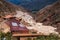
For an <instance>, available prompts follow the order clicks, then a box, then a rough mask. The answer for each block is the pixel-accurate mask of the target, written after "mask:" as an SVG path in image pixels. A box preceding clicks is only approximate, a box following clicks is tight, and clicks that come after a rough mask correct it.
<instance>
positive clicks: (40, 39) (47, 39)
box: [37, 34, 60, 40]
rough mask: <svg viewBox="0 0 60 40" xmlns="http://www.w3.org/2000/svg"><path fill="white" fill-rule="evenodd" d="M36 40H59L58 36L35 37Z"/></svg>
mask: <svg viewBox="0 0 60 40" xmlns="http://www.w3.org/2000/svg"><path fill="white" fill-rule="evenodd" d="M37 40H60V37H58V35H53V34H51V35H49V36H43V35H42V36H39V37H37Z"/></svg>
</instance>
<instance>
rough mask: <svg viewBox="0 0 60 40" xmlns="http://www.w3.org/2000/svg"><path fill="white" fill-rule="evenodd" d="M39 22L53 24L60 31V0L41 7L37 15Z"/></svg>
mask: <svg viewBox="0 0 60 40" xmlns="http://www.w3.org/2000/svg"><path fill="white" fill-rule="evenodd" d="M35 19H36V21H37V22H42V23H43V24H44V25H52V26H53V27H56V28H57V31H58V32H59V33H60V1H57V2H55V3H54V4H52V5H48V6H46V7H45V8H43V9H41V10H40V11H39V12H38V13H37V14H36V16H35Z"/></svg>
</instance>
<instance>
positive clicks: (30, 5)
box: [6, 0, 57, 12]
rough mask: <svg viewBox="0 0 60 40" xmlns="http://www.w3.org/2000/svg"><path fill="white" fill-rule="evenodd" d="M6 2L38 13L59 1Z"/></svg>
mask: <svg viewBox="0 0 60 40" xmlns="http://www.w3.org/2000/svg"><path fill="white" fill-rule="evenodd" d="M6 1H8V2H11V3H13V4H16V5H18V6H22V7H24V8H25V9H28V10H29V11H33V12H36V11H38V10H40V9H42V8H44V7H45V6H46V5H49V4H52V3H54V2H56V1H57V0H6Z"/></svg>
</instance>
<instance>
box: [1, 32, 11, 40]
mask: <svg viewBox="0 0 60 40" xmlns="http://www.w3.org/2000/svg"><path fill="white" fill-rule="evenodd" d="M11 37H12V34H11V33H9V32H8V33H7V34H5V33H2V32H0V39H1V40H3V39H4V38H6V40H11Z"/></svg>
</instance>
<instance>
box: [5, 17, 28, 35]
mask: <svg viewBox="0 0 60 40" xmlns="http://www.w3.org/2000/svg"><path fill="white" fill-rule="evenodd" d="M6 24H7V25H9V26H10V30H11V32H12V33H21V34H22V33H29V30H28V29H27V28H26V27H25V26H23V24H21V23H20V22H19V21H18V20H16V19H15V17H12V18H9V19H8V21H7V22H6Z"/></svg>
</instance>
